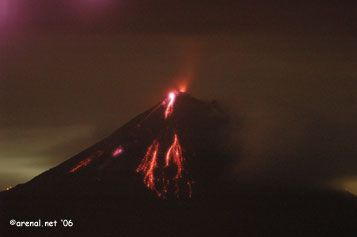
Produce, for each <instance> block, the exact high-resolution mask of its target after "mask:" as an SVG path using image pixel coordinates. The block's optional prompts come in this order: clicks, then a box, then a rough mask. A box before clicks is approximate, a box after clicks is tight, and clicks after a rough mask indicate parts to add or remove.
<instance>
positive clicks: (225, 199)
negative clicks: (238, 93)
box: [0, 93, 357, 236]
mask: <svg viewBox="0 0 357 237" xmlns="http://www.w3.org/2000/svg"><path fill="white" fill-rule="evenodd" d="M167 106H168V101H167V99H164V100H163V101H162V102H160V103H158V104H157V105H156V106H154V107H153V108H151V109H149V110H148V111H146V112H144V113H142V114H140V115H138V116H137V117H135V118H134V119H133V120H131V121H130V122H128V123H127V124H125V125H124V126H123V127H121V128H119V129H118V130H117V131H115V132H114V133H113V134H112V135H110V136H109V137H107V138H105V139H104V140H102V141H100V142H98V143H97V144H95V145H93V146H91V147H89V148H88V149H86V150H84V151H82V152H81V153H79V154H77V155H75V156H74V157H72V158H70V159H68V160H67V161H65V162H63V163H62V164H60V165H58V166H57V167H54V168H53V169H50V170H48V171H46V172H44V173H43V174H41V175H39V176H37V177H35V178H34V179H32V180H31V181H29V182H27V183H25V184H22V185H18V186H16V187H15V188H13V189H11V190H10V191H7V192H2V193H1V195H0V201H1V203H0V205H1V206H0V210H1V230H0V233H1V234H2V235H1V236H19V235H20V234H24V236H48V235H49V236H52V235H58V236H67V235H70V236H142V235H146V236H198V235H210V236H212V234H213V235H218V236H222V235H223V236H224V235H233V234H234V235H241V236H270V235H273V236H286V235H288V236H326V235H331V234H333V235H336V236H342V235H349V234H351V233H357V232H356V230H357V229H356V226H355V225H354V224H355V221H356V220H357V219H355V218H356V217H357V215H356V210H357V208H356V205H355V204H356V200H355V198H354V197H353V196H352V195H349V194H347V193H339V192H335V191H326V190H306V189H304V190H272V189H271V188H260V189H258V191H257V190H255V191H254V192H253V191H249V190H250V189H249V188H242V187H239V186H238V185H237V184H235V182H234V180H232V176H231V175H229V174H228V173H229V171H230V166H231V164H232V163H231V162H232V160H233V158H234V159H236V158H237V157H236V155H237V153H236V152H235V151H236V148H235V147H232V145H231V143H230V139H229V138H230V136H229V135H230V123H229V117H228V116H227V115H226V114H225V113H224V112H223V111H222V110H221V109H220V108H219V106H217V105H216V104H215V103H208V102H203V101H200V100H197V99H195V98H193V97H191V96H190V95H189V94H187V93H177V94H176V100H175V103H174V109H173V111H172V114H171V115H170V117H169V118H165V116H164V115H165V111H166V109H167ZM175 134H176V135H177V136H178V137H179V138H180V145H181V147H182V155H183V157H184V168H183V169H184V170H183V171H182V174H181V175H177V174H178V173H179V172H178V170H179V167H178V166H175V165H172V166H170V167H168V168H167V167H166V166H165V164H164V162H165V161H164V160H165V154H167V151H168V150H169V149H170V145H171V144H172V143H173V139H174V136H175ZM153 141H157V143H158V144H159V145H160V149H158V152H157V153H158V154H157V157H158V158H157V163H156V168H155V172H154V174H155V178H156V181H157V183H156V185H157V188H158V189H159V188H160V187H161V189H162V190H164V188H162V187H164V186H165V183H166V182H167V184H168V185H167V187H166V188H165V191H162V193H164V195H161V196H160V195H158V193H157V192H155V190H153V189H151V188H150V187H148V185H147V183H145V179H144V175H145V174H142V173H140V172H138V166H139V165H140V163H141V162H142V161H143V159H144V157H145V154H146V153H147V152H148V148H149V147H150V145H152V144H153ZM149 168H150V167H149ZM160 170H161V171H160ZM161 173H162V174H164V178H165V179H164V178H163V177H161V178H162V180H163V181H162V182H161V183H160V181H158V180H161V178H160V175H161ZM178 176H180V177H179V178H177V177H178ZM175 177H176V178H177V180H175ZM187 184H189V186H188V185H187ZM39 218H41V219H42V220H44V221H45V220H57V221H60V220H61V219H70V220H72V221H73V222H74V226H73V227H72V228H68V227H67V228H64V227H61V226H59V227H56V228H33V227H32V228H24V227H22V228H19V227H14V226H10V225H9V220H10V219H15V220H30V221H31V220H37V219H39ZM59 224H61V223H59Z"/></svg>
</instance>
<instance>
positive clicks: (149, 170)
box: [136, 140, 161, 196]
mask: <svg viewBox="0 0 357 237" xmlns="http://www.w3.org/2000/svg"><path fill="white" fill-rule="evenodd" d="M158 150H159V143H158V142H157V141H156V140H155V141H154V142H153V143H152V144H151V146H149V148H148V150H147V152H146V154H145V157H144V159H143V160H142V161H141V163H140V165H139V166H138V168H137V169H136V172H138V173H139V172H142V173H143V174H144V183H145V185H146V187H148V188H149V189H151V190H153V191H155V192H156V193H157V194H158V196H161V193H160V192H159V191H158V190H157V189H156V183H155V181H156V180H155V169H156V168H157V153H158Z"/></svg>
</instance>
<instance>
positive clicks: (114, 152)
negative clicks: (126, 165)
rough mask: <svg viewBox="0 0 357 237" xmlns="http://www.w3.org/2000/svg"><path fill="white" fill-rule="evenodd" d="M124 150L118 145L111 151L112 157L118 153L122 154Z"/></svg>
mask: <svg viewBox="0 0 357 237" xmlns="http://www.w3.org/2000/svg"><path fill="white" fill-rule="evenodd" d="M123 152H124V149H123V147H122V146H119V147H117V148H116V149H115V150H114V151H113V153H112V156H113V157H118V156H119V155H120V154H122V153H123Z"/></svg>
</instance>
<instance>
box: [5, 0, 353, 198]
mask: <svg viewBox="0 0 357 237" xmlns="http://www.w3.org/2000/svg"><path fill="white" fill-rule="evenodd" d="M187 2H188V3H186V1H176V0H175V1H148V0H141V1H129V0H123V1H114V0H87V1H85V0H68V1H48V0H27V1H21V0H0V187H1V189H4V188H6V187H8V186H14V185H16V184H18V183H22V182H26V181H28V180H29V179H31V178H33V177H34V176H36V175H38V174H40V173H41V172H43V171H45V170H47V169H49V168H51V167H54V166H55V165H57V164H59V163H61V162H63V161H64V160H66V159H67V158H69V157H71V156H73V155H75V154H77V153H78V152H80V151H82V150H83V149H85V148H87V147H88V146H90V145H92V144H93V143H95V142H97V141H99V140H101V139H103V138H104V137H105V136H107V135H109V134H110V133H111V132H113V131H114V130H115V129H117V128H119V127H120V126H122V125H123V124H124V123H125V122H127V121H128V120H130V119H131V118H132V117H134V116H135V115H137V114H138V113H141V112H143V111H144V110H146V109H148V108H150V107H151V106H152V105H154V104H156V103H157V102H158V101H159V100H160V99H162V97H163V96H165V94H166V93H167V92H168V90H170V89H172V88H175V87H177V86H179V85H181V84H187V85H188V92H189V93H191V94H192V95H193V96H195V97H197V98H199V99H203V100H218V101H219V102H220V103H221V104H222V106H224V107H225V108H226V109H227V111H230V113H231V114H232V115H233V117H234V121H235V123H236V126H235V128H234V129H233V130H232V133H233V139H234V143H235V144H236V146H237V147H239V148H240V149H241V154H240V157H239V158H237V162H236V168H235V174H236V177H237V179H240V180H243V181H246V182H248V183H268V184H273V185H274V184H279V185H280V184H281V185H296V184H299V185H300V184H308V185H310V184H318V185H326V184H332V185H335V186H338V187H340V188H345V189H347V190H349V191H351V192H354V193H357V161H356V157H357V146H356V141H357V126H356V121H357V96H356V91H357V78H356V77H357V57H356V55H357V44H356V42H357V20H356V16H357V7H356V3H355V1H343V2H342V1H314V3H311V2H310V1H297V2H295V3H294V2H292V1H274V3H268V1H264V3H262V1H219V3H203V1H187ZM211 2H215V1H211Z"/></svg>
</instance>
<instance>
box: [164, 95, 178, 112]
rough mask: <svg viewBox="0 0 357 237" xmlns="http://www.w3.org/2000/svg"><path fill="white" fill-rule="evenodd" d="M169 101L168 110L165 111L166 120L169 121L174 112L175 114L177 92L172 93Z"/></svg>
mask: <svg viewBox="0 0 357 237" xmlns="http://www.w3.org/2000/svg"><path fill="white" fill-rule="evenodd" d="M167 100H168V102H166V103H167V105H166V109H165V113H164V115H165V119H167V118H168V117H169V116H170V115H171V114H172V112H174V104H175V100H176V93H175V92H170V93H169V96H168V98H167Z"/></svg>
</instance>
